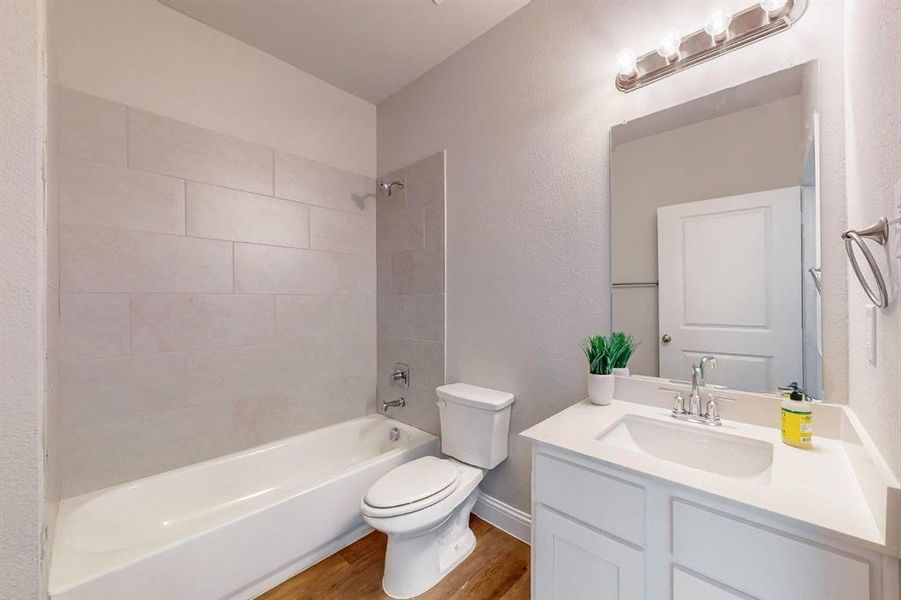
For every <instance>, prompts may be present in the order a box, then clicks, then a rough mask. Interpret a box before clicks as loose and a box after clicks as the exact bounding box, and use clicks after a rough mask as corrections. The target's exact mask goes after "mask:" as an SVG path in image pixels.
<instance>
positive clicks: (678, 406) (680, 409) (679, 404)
mask: <svg viewBox="0 0 901 600" xmlns="http://www.w3.org/2000/svg"><path fill="white" fill-rule="evenodd" d="M673 414H674V415H684V414H685V396H683V395H682V392H676V397H675V398H673Z"/></svg>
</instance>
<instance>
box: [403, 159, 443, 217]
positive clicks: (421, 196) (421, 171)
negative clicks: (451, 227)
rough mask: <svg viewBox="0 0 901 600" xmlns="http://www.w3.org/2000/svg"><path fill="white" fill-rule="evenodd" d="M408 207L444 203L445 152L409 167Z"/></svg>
mask: <svg viewBox="0 0 901 600" xmlns="http://www.w3.org/2000/svg"><path fill="white" fill-rule="evenodd" d="M406 191H407V206H408V207H410V206H419V205H421V204H426V203H428V202H441V203H443V202H444V152H437V153H435V154H433V155H431V156H428V157H426V158H424V159H422V160H421V161H419V162H417V163H415V164H413V165H410V166H409V167H407V187H406Z"/></svg>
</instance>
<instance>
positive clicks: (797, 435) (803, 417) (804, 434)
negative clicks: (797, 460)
mask: <svg viewBox="0 0 901 600" xmlns="http://www.w3.org/2000/svg"><path fill="white" fill-rule="evenodd" d="M812 439H813V415H812V414H811V413H809V412H803V413H802V412H795V411H792V410H788V409H787V408H783V409H782V441H783V442H785V443H786V444H789V445H790V446H797V447H799V448H809V447H810V444H811V440H812Z"/></svg>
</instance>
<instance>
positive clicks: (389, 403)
mask: <svg viewBox="0 0 901 600" xmlns="http://www.w3.org/2000/svg"><path fill="white" fill-rule="evenodd" d="M406 405H407V401H406V400H404V397H403V396H401V397H400V398H398V399H397V400H382V412H388V409H389V408H395V407H396V408H403V407H404V406H406Z"/></svg>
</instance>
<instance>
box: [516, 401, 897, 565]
mask: <svg viewBox="0 0 901 600" xmlns="http://www.w3.org/2000/svg"><path fill="white" fill-rule="evenodd" d="M626 415H640V416H644V417H650V418H655V419H661V420H664V421H665V422H667V423H673V422H675V421H674V420H673V419H672V417H671V416H670V412H669V410H668V409H664V408H659V407H654V406H647V405H644V404H639V403H635V402H623V401H619V400H614V401H613V403H612V404H611V405H609V406H596V405H594V404H591V403H590V402H589V401H587V400H585V401H583V402H580V403H578V404H575V405H573V406H571V407H569V408H567V409H566V410H564V411H562V412H559V413H557V414H556V415H554V416H552V417H550V418H549V419H546V420H545V421H542V422H541V423H538V424H537V425H535V426H534V427H531V428H530V429H527V430H526V431H524V432H522V433H521V434H520V435H522V436H524V437H527V438H529V439H532V440H534V441H536V442H540V443H543V444H547V445H550V446H554V447H556V448H560V449H562V450H566V451H569V452H573V453H576V454H578V455H581V456H583V457H586V458H589V459H595V460H599V461H602V462H604V463H607V464H609V465H611V466H614V467H619V468H624V469H629V470H632V471H636V472H638V473H640V474H644V475H648V476H651V477H656V478H660V479H663V480H666V481H669V482H672V483H675V484H679V485H683V486H687V487H690V488H694V489H696V490H700V491H702V492H707V493H710V494H713V495H716V496H718V497H721V498H725V499H728V500H733V501H735V502H739V503H742V504H745V505H748V506H752V507H755V508H760V509H763V510H766V511H769V512H771V513H774V514H776V515H780V516H784V517H789V518H791V519H796V520H798V521H801V522H803V523H806V524H809V525H813V526H815V527H818V528H822V529H824V530H826V531H827V532H831V533H834V534H839V535H842V536H847V537H849V538H851V539H852V540H853V541H856V542H862V543H864V544H865V545H867V546H870V547H874V548H875V549H884V548H885V547H886V540H885V538H884V536H883V534H882V533H881V531H880V529H879V527H878V525H877V523H876V521H875V520H874V518H873V515H872V513H871V512H870V508H869V505H868V503H867V499H866V498H865V497H864V493H863V491H862V490H861V487H860V485H859V483H858V481H857V478H856V476H855V474H854V471H853V469H852V467H851V464H850V461H849V459H848V456H847V454H846V452H845V450H844V447H843V445H842V442H840V441H839V440H835V439H827V438H822V437H817V436H816V429H814V439H813V447H812V448H811V449H807V450H803V449H799V448H793V447H791V446H788V445H786V444H784V443H782V437H781V432H780V431H779V430H778V429H774V428H771V427H763V426H759V425H750V424H746V423H741V422H737V421H729V420H725V419H724V420H723V425H722V426H721V427H716V428H714V427H710V426H709V425H699V424H693V423H683V422H680V424H682V425H684V426H685V427H700V428H703V429H705V430H715V431H717V432H720V433H725V434H734V435H737V436H742V437H745V438H751V439H755V440H761V441H765V442H769V443H771V444H772V445H773V464H772V467H771V473H770V478H769V480H768V481H751V480H741V479H734V478H731V477H727V476H723V475H717V474H714V473H709V472H707V471H703V470H700V469H695V468H692V467H687V466H684V465H681V464H678V463H674V462H669V461H666V460H663V459H660V458H655V457H653V456H650V455H648V454H645V453H642V452H636V451H631V450H626V449H623V448H619V447H616V446H613V445H609V444H605V443H603V442H601V441H598V440H597V436H598V434H600V433H601V432H603V431H605V430H607V429H608V428H610V427H611V426H612V425H614V424H615V423H616V422H617V421H619V420H620V419H621V418H622V417H624V416H626Z"/></svg>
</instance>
